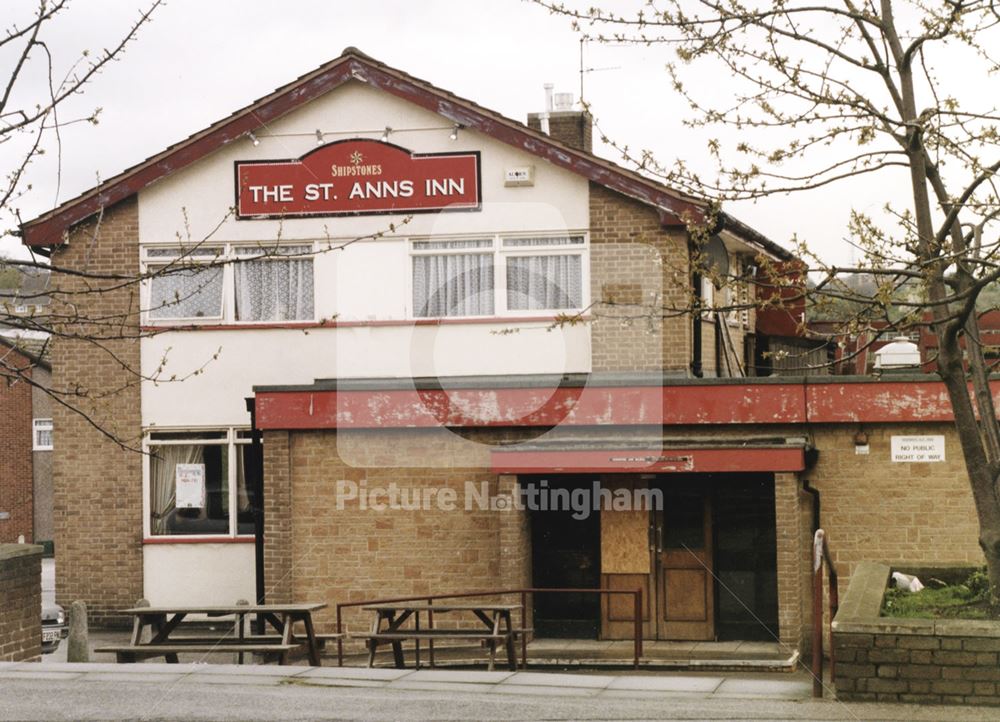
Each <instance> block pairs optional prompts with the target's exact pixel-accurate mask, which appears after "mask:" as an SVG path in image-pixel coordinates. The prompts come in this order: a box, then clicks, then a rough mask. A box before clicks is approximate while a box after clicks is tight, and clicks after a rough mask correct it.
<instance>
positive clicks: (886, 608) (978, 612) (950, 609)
mask: <svg viewBox="0 0 1000 722" xmlns="http://www.w3.org/2000/svg"><path fill="white" fill-rule="evenodd" d="M998 612H1000V610H998V609H996V608H994V607H992V606H991V605H990V599H989V578H988V577H987V576H986V570H985V568H984V569H982V570H976V571H974V572H973V573H972V574H970V575H969V577H968V578H967V579H966V580H965V582H964V583H962V584H950V585H948V586H945V587H942V588H940V589H932V588H930V587H927V588H925V589H923V590H922V591H919V592H916V593H910V592H907V591H904V590H902V589H895V588H893V589H889V590H888V591H887V592H886V594H885V597H884V598H883V600H882V616H883V617H903V618H909V619H1000V614H998Z"/></svg>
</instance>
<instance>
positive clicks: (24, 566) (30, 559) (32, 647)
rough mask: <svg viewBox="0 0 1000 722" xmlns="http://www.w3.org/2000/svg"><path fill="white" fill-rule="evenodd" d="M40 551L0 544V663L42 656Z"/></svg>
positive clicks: (31, 659)
mask: <svg viewBox="0 0 1000 722" xmlns="http://www.w3.org/2000/svg"><path fill="white" fill-rule="evenodd" d="M41 608H42V548H41V547H39V546H32V545H29V544H0V662H37V661H38V660H39V659H41V656H42V616H41V613H40V612H41Z"/></svg>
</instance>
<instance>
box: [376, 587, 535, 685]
mask: <svg viewBox="0 0 1000 722" xmlns="http://www.w3.org/2000/svg"><path fill="white" fill-rule="evenodd" d="M362 609H363V610H365V611H369V612H374V613H375V618H374V620H373V621H372V627H371V632H370V633H369V634H366V635H362V636H363V637H364V638H365V639H367V640H368V666H369V667H372V666H374V664H375V651H376V650H377V648H378V646H379V645H380V644H389V645H391V646H392V653H393V660H394V662H395V665H396V667H398V668H403V667H404V666H405V664H404V659H403V644H402V643H403V642H404V641H406V640H411V639H412V640H413V641H414V642H415V652H414V653H415V662H416V665H417V666H418V667H419V666H420V642H421V641H428V642H430V644H431V645H433V643H434V641H435V640H442V639H458V640H474V641H481V642H484V643H485V644H486V647H487V649H488V650H489V670H490V671H493V667H494V664H495V661H496V651H497V647H498V646H500V645H501V644H502V645H503V646H504V648H505V649H506V651H507V664H508V665H509V666H510V668H511V669H512V670H516V669H517V657H516V656H515V654H514V634H515V632H516V630H515V629H514V628H513V626H512V625H511V613H512V612H513V611H514V610H518V609H521V605H520V604H476V603H469V604H448V603H441V604H430V603H427V602H399V603H393V604H372V605H369V606H364V607H362ZM455 612H468V613H470V614H471V615H472V616H473V617H474V618H475V619H476V620H478V621H479V622H481V623H482V626H480V627H476V628H462V629H459V628H448V629H444V628H441V627H435V626H434V620H435V615H441V614H448V613H455ZM421 614H426V624H425V625H423V626H421V623H420V616H421ZM411 619H412V620H413V626H412V627H404V625H405V624H406V622H408V621H410V620H411ZM383 624H384V625H385V626H384V628H383ZM431 654H432V655H433V646H432V647H431ZM431 659H432V663H433V657H432V658H431Z"/></svg>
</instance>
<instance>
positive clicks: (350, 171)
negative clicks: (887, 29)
mask: <svg viewBox="0 0 1000 722" xmlns="http://www.w3.org/2000/svg"><path fill="white" fill-rule="evenodd" d="M364 161H365V157H364V155H362V154H361V153H360V152H358V151H354V152H353V153H351V164H350V165H338V164H336V163H334V164H333V165H331V166H330V175H331V176H333V177H334V178H345V177H349V176H376V175H382V166H381V164H379V163H365V162H364Z"/></svg>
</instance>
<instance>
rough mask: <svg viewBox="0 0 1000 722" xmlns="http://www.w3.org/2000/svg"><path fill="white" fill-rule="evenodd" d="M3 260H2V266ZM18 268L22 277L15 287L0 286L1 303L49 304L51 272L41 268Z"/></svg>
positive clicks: (20, 304) (16, 304) (0, 262)
mask: <svg viewBox="0 0 1000 722" xmlns="http://www.w3.org/2000/svg"><path fill="white" fill-rule="evenodd" d="M2 265H3V262H2V261H0V266H2ZM14 268H17V271H18V273H19V274H20V278H19V280H18V284H17V286H15V287H13V288H0V304H6V305H8V306H47V305H48V304H49V300H50V299H49V281H50V280H51V274H50V272H49V271H47V270H43V269H40V268H23V267H18V266H14Z"/></svg>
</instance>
